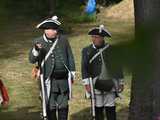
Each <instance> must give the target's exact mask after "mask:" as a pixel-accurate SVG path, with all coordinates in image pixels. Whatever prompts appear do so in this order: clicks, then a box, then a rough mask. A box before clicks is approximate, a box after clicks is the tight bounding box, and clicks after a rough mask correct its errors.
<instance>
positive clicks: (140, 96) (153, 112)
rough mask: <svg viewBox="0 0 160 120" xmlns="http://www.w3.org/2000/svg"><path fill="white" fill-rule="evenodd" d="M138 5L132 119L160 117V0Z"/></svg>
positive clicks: (144, 0)
mask: <svg viewBox="0 0 160 120" xmlns="http://www.w3.org/2000/svg"><path fill="white" fill-rule="evenodd" d="M134 7H135V36H136V37H135V42H134V43H135V44H134V53H135V54H134V55H133V56H134V60H133V61H134V63H133V64H134V65H133V66H134V67H133V69H132V70H133V78H132V87H131V102H130V114H129V120H160V118H158V117H160V0H134Z"/></svg>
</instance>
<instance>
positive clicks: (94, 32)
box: [88, 25, 111, 37]
mask: <svg viewBox="0 0 160 120" xmlns="http://www.w3.org/2000/svg"><path fill="white" fill-rule="evenodd" d="M88 35H99V36H102V37H111V33H110V32H109V31H108V30H107V29H105V28H104V25H100V26H99V27H96V28H93V29H91V30H90V31H89V32H88Z"/></svg>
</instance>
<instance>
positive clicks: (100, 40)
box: [91, 35, 104, 46]
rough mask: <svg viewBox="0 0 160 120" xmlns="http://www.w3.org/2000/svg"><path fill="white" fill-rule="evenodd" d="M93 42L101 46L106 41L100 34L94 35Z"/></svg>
mask: <svg viewBox="0 0 160 120" xmlns="http://www.w3.org/2000/svg"><path fill="white" fill-rule="evenodd" d="M91 37H92V42H93V44H94V45H96V46H101V45H102V44H103V43H104V38H103V37H101V36H99V35H92V36H91Z"/></svg>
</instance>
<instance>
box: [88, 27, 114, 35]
mask: <svg viewBox="0 0 160 120" xmlns="http://www.w3.org/2000/svg"><path fill="white" fill-rule="evenodd" d="M94 29H98V30H99V33H101V32H102V31H105V32H106V33H108V35H110V36H112V35H111V33H110V32H109V31H108V30H107V29H105V28H104V25H100V26H99V27H94V28H92V29H90V30H89V32H91V31H92V30H94Z"/></svg>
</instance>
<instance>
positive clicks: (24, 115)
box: [0, 107, 40, 120]
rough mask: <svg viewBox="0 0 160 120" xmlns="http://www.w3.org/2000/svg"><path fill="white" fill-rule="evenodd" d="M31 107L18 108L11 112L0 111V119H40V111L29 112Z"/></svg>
mask: <svg viewBox="0 0 160 120" xmlns="http://www.w3.org/2000/svg"><path fill="white" fill-rule="evenodd" d="M30 109H32V107H24V108H20V109H18V110H16V111H11V112H0V118H1V120H40V112H30Z"/></svg>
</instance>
